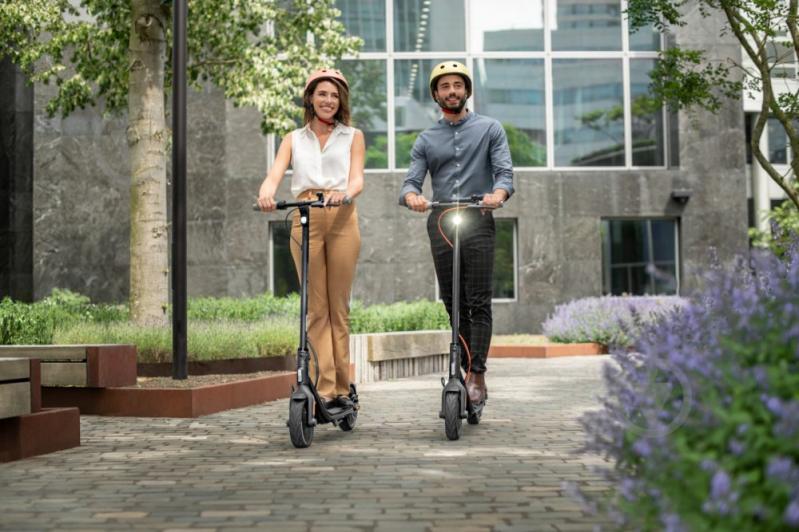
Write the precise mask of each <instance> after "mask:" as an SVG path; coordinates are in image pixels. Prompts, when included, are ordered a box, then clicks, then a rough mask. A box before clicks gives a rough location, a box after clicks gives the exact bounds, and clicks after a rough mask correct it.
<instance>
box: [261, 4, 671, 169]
mask: <svg viewBox="0 0 799 532" xmlns="http://www.w3.org/2000/svg"><path fill="white" fill-rule="evenodd" d="M462 1H463V3H464V24H465V26H466V27H465V32H464V50H461V51H455V52H415V51H408V52H398V51H394V9H393V8H394V6H393V0H385V2H386V9H385V13H386V28H385V29H386V35H385V38H386V50H385V51H384V52H363V53H360V54H356V55H346V56H343V57H342V60H343V61H346V60H352V59H359V60H381V61H385V63H386V109H387V115H388V116H387V121H386V129H387V131H386V135H387V143H386V144H387V146H386V147H387V152H388V153H387V155H388V167H387V168H368V169H366V170H365V172H366V173H368V174H375V173H377V174H379V173H386V172H392V173H393V172H405V171H407V167H400V166H397V164H396V160H397V158H396V153H395V151H396V131H395V128H396V123H395V110H394V106H395V97H394V90H395V88H394V82H395V80H394V68H395V66H394V61H395V60H403V59H405V60H407V59H443V60H447V59H461V58H463V57H465V58H466V66H467V67H469V69H470V70H471V71H472V72H474V62H475V60H476V59H543V60H544V107H545V109H544V116H545V121H546V123H545V131H546V137H545V138H546V158H547V161H546V165H544V166H514V169H515V170H517V171H524V172H552V171H569V172H575V171H576V172H600V171H602V172H606V171H609V170H610V171H613V170H617V171H618V170H629V171H634V170H662V169H665V168H668V161H670V160H671V157H670V153H669V152H670V146H669V142H668V139H669V138H670V137H669V119H670V118H669V114H668V112H667V110H666V108H665V106H664V108H663V109H661V113H662V114H663V120H662V124H663V137H662V138H663V165H661V166H634V165H633V162H632V158H633V154H632V116H631V95H630V92H631V91H630V61H631V60H634V59H657V58H658V53H659V52H658V51H635V50H631V49H630V32H629V22H628V19H627V16H625V12H626V10H627V0H619V1H620V11H621V27H620V31H621V36H622V49H621V51H604V52H601V51H553V50H552V31H551V29H550V28H551V26H552V21H551V20H550V16H551V14H553V13H554V10H555V9H556V6H557V0H542V2H543V20H544V51H530V52H520V51H513V52H504V51H494V52H485V51H475V50H472V39H471V37H472V35H471V31H472V28H471V15H472V9H471V8H472V4H473V3H474V2H480V1H484V0H462ZM663 48H664V39H663V36H662V35H661V36H660V49H661V50H662V49H663ZM558 59H620V60H621V61H622V88H623V93H624V94H623V105H624V124H623V126H624V148H625V150H624V151H625V153H624V159H625V164H624V165H623V166H557V165H555V145H554V142H555V130H554V107H553V101H554V99H553V97H554V87H553V79H552V62H553V61H554V60H558ZM468 106H469V108H471V109H475V110H476V111H477V112H480V109H479V102H478V105H477V106H475V101H474V98H470V99H469V102H468ZM476 107H478V108H476ZM273 144H274V142H270V143H268V146H269V153H268V157H269V159H268V160H269V161H270V162H271V161H272V160H274V155H275V154H274V149H273V148H272V146H273Z"/></svg>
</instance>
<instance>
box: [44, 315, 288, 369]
mask: <svg viewBox="0 0 799 532" xmlns="http://www.w3.org/2000/svg"><path fill="white" fill-rule="evenodd" d="M187 339H188V346H187V349H188V352H189V359H190V360H223V359H230V358H253V357H263V356H280V355H288V354H292V353H294V352H295V351H296V350H297V343H298V334H297V327H296V324H295V323H294V322H293V321H289V320H287V319H286V318H283V317H280V318H272V319H269V320H265V321H263V322H261V323H253V322H243V321H213V322H209V321H196V322H190V323H189V329H188V335H187ZM53 343H56V344H94V343H101V344H134V345H136V348H137V351H138V358H139V362H168V361H170V360H172V328H171V327H170V326H167V327H152V326H149V327H144V326H140V325H136V324H133V323H130V322H119V323H87V322H83V323H76V324H73V325H72V326H70V327H66V328H57V329H56V331H55V334H54V338H53Z"/></svg>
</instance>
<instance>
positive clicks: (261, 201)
mask: <svg viewBox="0 0 799 532" xmlns="http://www.w3.org/2000/svg"><path fill="white" fill-rule="evenodd" d="M258 206H259V207H260V208H261V210H262V211H264V212H272V211H274V210H275V209H276V208H277V203H276V202H275V197H274V196H270V195H262V196H259V197H258Z"/></svg>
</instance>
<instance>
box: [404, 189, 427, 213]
mask: <svg viewBox="0 0 799 532" xmlns="http://www.w3.org/2000/svg"><path fill="white" fill-rule="evenodd" d="M429 204H430V202H429V201H427V200H426V199H425V197H424V196H422V195H421V194H414V193H413V192H408V194H406V195H405V205H407V206H408V208H409V209H411V210H412V211H416V212H425V211H426V210H427V207H428V206H429Z"/></svg>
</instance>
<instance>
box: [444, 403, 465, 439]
mask: <svg viewBox="0 0 799 532" xmlns="http://www.w3.org/2000/svg"><path fill="white" fill-rule="evenodd" d="M462 431H463V419H461V401H460V397H458V394H457V393H447V394H445V396H444V432H446V433H447V439H449V440H458V439H460V437H461V432H462Z"/></svg>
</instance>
